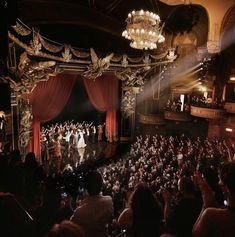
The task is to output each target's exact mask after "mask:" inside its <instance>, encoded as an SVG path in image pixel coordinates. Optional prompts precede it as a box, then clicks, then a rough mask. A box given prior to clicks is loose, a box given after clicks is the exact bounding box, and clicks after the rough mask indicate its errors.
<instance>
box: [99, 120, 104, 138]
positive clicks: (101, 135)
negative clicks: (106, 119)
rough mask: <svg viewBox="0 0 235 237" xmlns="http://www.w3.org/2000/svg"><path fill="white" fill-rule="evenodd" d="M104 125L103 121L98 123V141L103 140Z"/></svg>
mask: <svg viewBox="0 0 235 237" xmlns="http://www.w3.org/2000/svg"><path fill="white" fill-rule="evenodd" d="M104 125H105V123H104V124H100V125H98V141H102V140H103V127H104Z"/></svg>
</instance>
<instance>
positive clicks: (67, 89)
mask: <svg viewBox="0 0 235 237" xmlns="http://www.w3.org/2000/svg"><path fill="white" fill-rule="evenodd" d="M76 77H77V75H74V74H58V75H57V76H55V77H51V78H50V79H49V80H48V81H45V82H44V81H43V82H39V83H38V85H37V87H36V88H35V89H34V90H33V92H32V93H31V94H30V96H29V99H30V102H31V104H32V112H33V138H32V140H31V142H30V146H29V150H30V151H33V152H34V153H35V155H36V157H37V158H39V157H40V151H41V146H40V124H41V123H42V122H47V121H49V120H51V119H53V118H55V117H56V116H57V115H58V114H59V113H60V112H61V110H62V109H63V108H64V106H65V105H66V103H67V101H68V99H69V97H70V94H71V91H72V88H73V85H74V82H75V79H76Z"/></svg>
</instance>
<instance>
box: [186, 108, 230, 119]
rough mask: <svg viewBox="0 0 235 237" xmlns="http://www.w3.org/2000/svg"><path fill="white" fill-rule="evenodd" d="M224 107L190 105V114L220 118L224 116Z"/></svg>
mask: <svg viewBox="0 0 235 237" xmlns="http://www.w3.org/2000/svg"><path fill="white" fill-rule="evenodd" d="M225 112H226V111H225V110H224V109H216V108H213V109H212V108H206V107H198V106H191V115H193V116H196V117H201V118H207V119H221V118H223V117H224V116H225Z"/></svg>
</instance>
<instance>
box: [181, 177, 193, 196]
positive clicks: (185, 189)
mask: <svg viewBox="0 0 235 237" xmlns="http://www.w3.org/2000/svg"><path fill="white" fill-rule="evenodd" d="M178 189H179V192H181V193H190V194H192V193H193V192H194V184H193V181H192V180H191V179H190V178H188V177H182V178H180V179H179V181H178Z"/></svg>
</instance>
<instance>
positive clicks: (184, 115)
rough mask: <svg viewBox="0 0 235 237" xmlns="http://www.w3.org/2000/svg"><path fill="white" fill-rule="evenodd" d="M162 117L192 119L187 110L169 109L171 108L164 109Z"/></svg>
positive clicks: (176, 119) (179, 119)
mask: <svg viewBox="0 0 235 237" xmlns="http://www.w3.org/2000/svg"><path fill="white" fill-rule="evenodd" d="M164 118H165V119H167V120H173V121H183V122H187V121H191V120H192V117H191V115H190V113H189V112H181V111H171V110H165V111H164Z"/></svg>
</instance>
